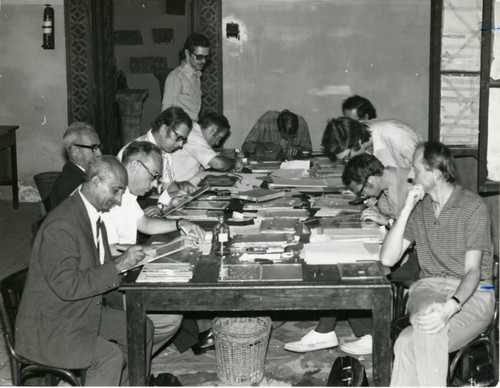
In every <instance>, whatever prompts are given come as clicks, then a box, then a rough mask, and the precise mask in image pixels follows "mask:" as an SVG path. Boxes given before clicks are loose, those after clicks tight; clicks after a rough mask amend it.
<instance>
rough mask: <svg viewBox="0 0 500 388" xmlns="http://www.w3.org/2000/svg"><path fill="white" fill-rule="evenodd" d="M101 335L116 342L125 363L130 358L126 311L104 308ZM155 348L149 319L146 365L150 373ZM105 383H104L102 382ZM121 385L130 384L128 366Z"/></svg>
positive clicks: (151, 324) (147, 325)
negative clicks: (152, 351)
mask: <svg viewBox="0 0 500 388" xmlns="http://www.w3.org/2000/svg"><path fill="white" fill-rule="evenodd" d="M99 335H100V336H101V337H102V338H105V339H107V340H108V341H112V342H116V344H117V345H118V346H119V347H120V349H121V350H122V352H123V357H124V359H125V363H126V362H127V360H128V348H127V319H126V314H125V311H123V310H118V309H114V308H111V307H108V306H105V307H104V308H103V309H102V318H101V326H100V329H99ZM152 348H153V323H152V322H151V321H150V320H149V319H147V323H146V357H147V358H146V363H147V364H146V365H147V369H146V370H147V371H148V374H149V367H150V362H151V350H152ZM101 385H104V384H101ZM120 385H128V368H127V367H125V370H124V371H123V376H122V381H121V384H120Z"/></svg>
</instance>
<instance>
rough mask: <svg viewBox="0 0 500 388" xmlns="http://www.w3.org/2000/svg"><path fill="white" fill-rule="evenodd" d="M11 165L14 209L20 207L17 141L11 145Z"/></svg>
mask: <svg viewBox="0 0 500 388" xmlns="http://www.w3.org/2000/svg"><path fill="white" fill-rule="evenodd" d="M10 167H11V174H10V176H11V180H12V202H13V205H14V209H18V208H19V192H18V191H19V189H18V187H17V147H16V143H15V142H14V144H12V145H11V147H10Z"/></svg>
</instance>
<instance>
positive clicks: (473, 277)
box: [380, 142, 495, 387]
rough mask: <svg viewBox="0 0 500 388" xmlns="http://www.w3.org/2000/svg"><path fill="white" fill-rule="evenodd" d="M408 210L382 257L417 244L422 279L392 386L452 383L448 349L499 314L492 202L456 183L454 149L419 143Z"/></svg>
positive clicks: (390, 259)
mask: <svg viewBox="0 0 500 388" xmlns="http://www.w3.org/2000/svg"><path fill="white" fill-rule="evenodd" d="M412 165H413V168H412V173H411V174H410V178H412V179H413V183H414V186H412V187H411V188H410V189H409V191H408V196H407V198H406V201H405V204H404V206H403V209H402V210H401V213H400V215H399V217H398V219H397V220H396V222H395V223H394V225H393V227H392V228H391V230H390V231H389V233H388V234H387V236H386V238H385V240H384V243H383V246H382V250H381V254H380V259H381V262H382V264H383V265H386V266H392V265H394V264H395V263H396V262H397V261H398V260H399V259H400V258H401V257H402V255H403V254H404V252H405V251H406V249H407V248H408V247H409V246H410V245H411V244H412V243H415V244H416V249H417V252H418V260H419V264H420V267H421V272H420V280H418V281H417V282H415V283H413V284H412V285H411V287H410V291H409V297H408V303H407V310H408V312H409V314H410V322H411V326H409V327H407V328H406V329H404V330H403V331H402V332H401V334H400V335H399V337H398V339H397V341H396V343H395V345H394V355H395V361H394V369H393V373H392V378H391V386H398V387H401V386H446V377H447V373H448V353H449V352H453V351H455V350H457V349H459V348H461V347H462V346H464V345H466V344H467V343H469V342H470V341H471V340H473V339H474V338H475V337H477V336H478V335H479V334H480V333H481V332H482V331H483V330H484V329H485V328H486V327H487V326H488V324H489V323H490V322H491V319H492V318H493V312H494V306H495V296H494V292H493V290H492V288H493V287H491V286H492V283H491V274H492V263H493V262H492V258H493V244H492V242H491V234H490V222H489V221H490V220H489V214H488V210H487V207H486V205H485V204H484V203H483V202H482V200H481V198H480V197H479V196H477V195H476V194H474V193H471V192H469V191H466V190H464V189H463V188H462V187H461V186H458V185H456V184H455V179H456V170H455V166H454V162H453V157H452V155H451V151H450V150H449V149H448V148H447V147H446V146H445V145H443V144H441V143H439V142H426V143H423V144H420V145H419V146H417V149H416V151H415V154H414V156H413V162H412Z"/></svg>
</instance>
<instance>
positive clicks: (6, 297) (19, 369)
mask: <svg viewBox="0 0 500 388" xmlns="http://www.w3.org/2000/svg"><path fill="white" fill-rule="evenodd" d="M27 274H28V269H27V268H24V269H22V270H20V271H18V272H16V273H14V274H12V275H10V276H8V277H6V278H4V279H2V280H1V281H0V319H1V321H2V327H3V335H4V337H5V342H6V345H7V352H8V354H9V360H10V370H11V374H12V385H14V386H18V385H24V382H25V381H26V380H28V379H31V378H33V377H44V379H45V385H48V386H56V385H57V384H58V382H59V381H60V380H64V381H66V382H68V383H70V384H71V385H74V386H80V385H83V384H82V383H83V378H84V372H83V371H70V370H67V369H63V368H55V367H51V366H48V365H42V364H39V363H36V362H34V361H31V360H29V359H27V358H25V357H23V356H21V355H19V354H18V353H17V352H16V350H15V334H14V333H15V321H16V315H17V310H18V307H19V303H20V301H21V296H22V293H23V289H24V285H25V283H26V277H27ZM75 372H76V373H78V374H79V375H80V379H79V378H78V377H77V375H76V374H75ZM80 380H82V381H80Z"/></svg>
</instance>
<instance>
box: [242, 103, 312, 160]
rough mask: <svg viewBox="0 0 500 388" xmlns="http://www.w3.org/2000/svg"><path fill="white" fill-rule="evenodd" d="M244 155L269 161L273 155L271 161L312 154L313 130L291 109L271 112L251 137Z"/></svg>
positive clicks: (254, 128)
mask: <svg viewBox="0 0 500 388" xmlns="http://www.w3.org/2000/svg"><path fill="white" fill-rule="evenodd" d="M278 146H279V147H278ZM242 151H243V153H244V154H245V156H248V157H250V158H252V157H255V156H259V157H260V158H261V159H266V153H268V154H269V159H267V160H283V159H285V158H294V157H296V156H297V155H299V152H301V151H312V145H311V136H310V135H309V128H308V126H307V123H306V121H305V120H304V118H303V117H302V116H298V115H296V114H295V113H292V112H290V111H289V110H287V109H285V110H284V111H282V112H277V111H274V110H271V111H268V112H266V113H265V114H264V115H262V116H261V117H260V118H259V119H258V120H257V122H256V123H255V125H254V126H253V128H252V129H251V131H250V133H249V134H248V135H247V137H246V139H245V141H244V142H243V146H242ZM279 151H281V153H280V152H279Z"/></svg>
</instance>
